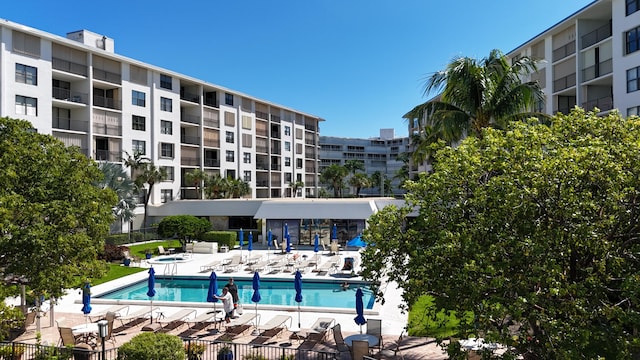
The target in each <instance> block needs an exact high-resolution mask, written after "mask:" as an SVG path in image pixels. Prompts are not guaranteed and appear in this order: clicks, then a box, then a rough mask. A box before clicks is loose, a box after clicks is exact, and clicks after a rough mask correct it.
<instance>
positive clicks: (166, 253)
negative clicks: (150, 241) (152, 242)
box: [158, 245, 169, 255]
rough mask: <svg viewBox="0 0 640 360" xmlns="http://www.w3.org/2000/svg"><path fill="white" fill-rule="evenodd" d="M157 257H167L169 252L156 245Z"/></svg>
mask: <svg viewBox="0 0 640 360" xmlns="http://www.w3.org/2000/svg"><path fill="white" fill-rule="evenodd" d="M158 255H169V252H168V251H166V250H165V249H164V246H162V245H158Z"/></svg>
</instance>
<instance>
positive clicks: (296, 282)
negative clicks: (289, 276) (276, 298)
mask: <svg viewBox="0 0 640 360" xmlns="http://www.w3.org/2000/svg"><path fill="white" fill-rule="evenodd" d="M293 286H294V287H295V289H296V297H295V299H294V300H295V301H296V302H297V303H298V329H299V328H300V303H301V302H302V274H301V273H300V270H296V276H295V278H294V279H293Z"/></svg>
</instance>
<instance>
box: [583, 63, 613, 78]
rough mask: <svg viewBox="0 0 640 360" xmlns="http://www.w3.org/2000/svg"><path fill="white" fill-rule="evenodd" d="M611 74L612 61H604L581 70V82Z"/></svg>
mask: <svg viewBox="0 0 640 360" xmlns="http://www.w3.org/2000/svg"><path fill="white" fill-rule="evenodd" d="M612 72H613V60H612V59H609V60H605V61H602V62H600V63H598V64H595V65H592V66H589V67H586V68H584V69H582V82H585V81H589V80H593V79H595V78H598V77H600V76H603V75H607V74H610V73H612Z"/></svg>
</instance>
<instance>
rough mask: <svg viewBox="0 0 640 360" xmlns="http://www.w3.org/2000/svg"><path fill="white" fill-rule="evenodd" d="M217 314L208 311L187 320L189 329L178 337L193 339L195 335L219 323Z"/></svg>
mask: <svg viewBox="0 0 640 360" xmlns="http://www.w3.org/2000/svg"><path fill="white" fill-rule="evenodd" d="M216 314H217V313H216V312H212V311H207V312H203V313H202V314H200V315H198V316H196V317H195V318H193V319H187V320H185V322H186V323H187V326H188V327H187V329H186V330H184V331H183V332H181V333H180V334H178V336H179V337H183V338H187V337H193V336H194V334H196V333H198V332H200V331H202V330H206V329H207V328H208V327H209V326H211V325H214V324H217V323H218V321H217V320H216Z"/></svg>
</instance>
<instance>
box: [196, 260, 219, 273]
mask: <svg viewBox="0 0 640 360" xmlns="http://www.w3.org/2000/svg"><path fill="white" fill-rule="evenodd" d="M220 266H222V260H213V261H212V262H210V263H208V264H206V265H202V266H200V272H206V271H213V270H215V269H217V268H219V267H220Z"/></svg>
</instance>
